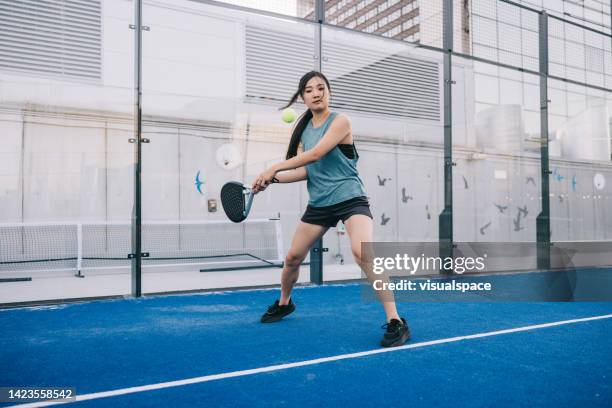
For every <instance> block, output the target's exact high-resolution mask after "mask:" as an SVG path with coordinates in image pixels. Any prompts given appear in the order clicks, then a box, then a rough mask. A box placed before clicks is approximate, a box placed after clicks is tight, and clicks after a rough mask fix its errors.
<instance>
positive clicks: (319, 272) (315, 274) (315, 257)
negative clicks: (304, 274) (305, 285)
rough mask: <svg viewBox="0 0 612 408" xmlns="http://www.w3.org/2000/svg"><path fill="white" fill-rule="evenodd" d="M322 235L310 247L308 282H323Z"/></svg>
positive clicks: (316, 283)
mask: <svg viewBox="0 0 612 408" xmlns="http://www.w3.org/2000/svg"><path fill="white" fill-rule="evenodd" d="M323 250H324V249H323V237H321V238H319V239H318V240H317V242H315V243H314V245H313V246H312V247H311V248H310V283H314V284H315V285H321V284H322V283H323Z"/></svg>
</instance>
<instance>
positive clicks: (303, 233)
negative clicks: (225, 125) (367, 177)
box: [253, 71, 410, 347]
mask: <svg viewBox="0 0 612 408" xmlns="http://www.w3.org/2000/svg"><path fill="white" fill-rule="evenodd" d="M298 96H300V97H301V98H302V100H303V101H304V103H305V104H306V106H307V107H308V110H307V111H306V112H305V113H304V114H303V115H302V117H301V118H300V120H299V121H298V123H297V124H296V126H295V128H294V130H293V134H292V136H291V140H290V142H289V148H288V149H287V156H286V160H285V161H283V162H280V163H277V164H275V165H273V166H272V167H270V168H268V169H267V170H266V171H264V172H263V173H261V174H260V175H259V176H258V177H257V179H256V180H255V182H254V183H253V191H254V192H255V193H258V192H260V191H263V190H265V189H266V187H267V186H268V185H269V184H270V183H272V181H273V180H274V182H277V181H278V182H280V183H293V182H296V181H301V180H307V187H308V194H309V196H310V200H309V201H308V206H307V208H306V212H305V213H304V215H303V216H302V219H301V222H300V223H299V224H298V226H297V229H296V231H295V234H294V236H293V241H292V242H291V248H289V251H288V253H287V256H286V258H285V263H284V268H283V273H282V277H281V297H280V299H279V300H277V301H276V302H274V304H273V305H272V306H270V307H269V308H268V311H267V312H266V313H265V314H264V315H263V316H262V318H261V321H262V322H263V323H271V322H277V321H279V320H280V319H282V318H283V317H284V316H287V315H288V314H290V313H291V312H293V311H294V310H295V305H294V303H293V302H292V300H291V290H292V289H293V286H294V285H295V283H296V282H297V280H298V274H299V267H300V264H301V263H302V261H303V260H304V259H305V258H306V255H307V254H308V251H309V250H310V247H311V246H312V245H313V244H314V243H315V242H316V241H317V240H318V239H319V238H320V237H321V236H323V235H324V234H325V232H326V231H327V230H328V229H329V228H330V227H333V226H335V225H336V224H337V222H338V221H339V220H342V222H344V224H345V226H346V231H347V233H348V236H349V238H350V240H351V249H352V252H353V256H354V257H355V261H356V262H357V264H358V265H359V266H360V267H361V268H362V270H363V271H364V272H365V273H366V276H368V278H369V279H371V278H372V273H371V262H370V263H368V262H365V260H364V259H363V258H364V257H362V254H361V243H362V242H372V230H373V226H372V214H371V213H370V207H369V203H368V200H367V197H366V193H365V189H364V186H363V182H362V181H361V179H360V177H359V174H358V172H357V167H356V165H357V160H358V158H359V155H358V154H357V150H356V148H355V145H354V143H353V136H352V134H351V124H350V122H349V120H348V118H347V117H346V116H345V115H342V114H336V113H335V112H331V111H330V109H329V96H330V86H329V82H328V80H327V78H326V77H325V76H324V75H323V74H322V73H320V72H317V71H311V72H308V73H307V74H306V75H304V76H303V77H302V78H301V79H300V83H299V86H298V90H297V92H296V93H295V94H294V95H293V97H292V98H291V101H290V102H289V103H288V104H287V106H285V107H288V106H291V105H292V104H293V103H294V102H295V101H296V100H297V98H298ZM286 170H290V171H286ZM279 172H282V173H279ZM368 265H369V267H368ZM379 278H380V277H379ZM380 296H381V295H380V294H379V297H380ZM381 300H382V302H383V305H384V309H385V313H386V315H387V322H388V323H387V324H386V325H384V326H383V328H386V329H387V330H386V332H385V334H384V336H383V339H382V340H381V345H382V346H384V347H392V346H399V345H401V344H403V343H404V342H406V340H408V339H409V338H410V331H409V329H408V325H407V324H406V321H405V320H404V319H403V318H400V316H399V315H398V313H397V309H396V306H395V301H394V300H393V297H392V296H391V298H389V297H386V298H385V299H384V300H383V299H382V298H381Z"/></svg>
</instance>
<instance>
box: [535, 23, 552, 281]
mask: <svg viewBox="0 0 612 408" xmlns="http://www.w3.org/2000/svg"><path fill="white" fill-rule="evenodd" d="M539 48H540V51H539V54H540V55H539V58H540V169H541V173H542V174H541V177H542V185H541V190H542V191H541V192H542V211H541V212H540V214H538V217H537V218H536V240H537V243H536V245H537V256H538V262H537V265H538V269H549V268H550V178H549V175H550V167H549V162H548V160H549V158H548V14H547V13H546V11H542V12H541V13H540V15H539Z"/></svg>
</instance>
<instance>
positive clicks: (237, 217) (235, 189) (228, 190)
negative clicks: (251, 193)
mask: <svg viewBox="0 0 612 408" xmlns="http://www.w3.org/2000/svg"><path fill="white" fill-rule="evenodd" d="M221 205H223V211H225V214H226V215H227V218H229V219H230V220H232V221H234V222H241V221H244V219H245V218H246V215H245V214H244V210H245V205H246V202H245V195H244V186H243V185H242V184H241V183H238V182H236V181H230V182H229V183H225V184H224V185H223V187H222V188H221Z"/></svg>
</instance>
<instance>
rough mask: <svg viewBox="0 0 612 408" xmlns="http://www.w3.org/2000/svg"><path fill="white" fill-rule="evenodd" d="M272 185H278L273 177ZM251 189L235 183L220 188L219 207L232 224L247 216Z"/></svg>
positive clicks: (251, 201)
mask: <svg viewBox="0 0 612 408" xmlns="http://www.w3.org/2000/svg"><path fill="white" fill-rule="evenodd" d="M272 182H273V183H278V179H277V178H276V177H275V178H274V179H272ZM253 197H255V194H253V189H252V188H251V187H248V186H245V185H244V184H242V183H239V182H237V181H230V182H228V183H225V184H224V185H223V187H222V188H221V205H222V206H223V211H225V214H226V215H227V218H229V219H230V220H232V221H234V222H242V221H244V220H245V219H246V218H247V217H248V216H249V212H250V211H251V206H252V205H253Z"/></svg>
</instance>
